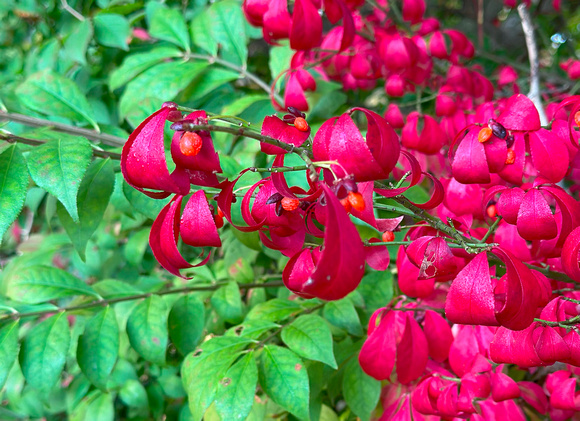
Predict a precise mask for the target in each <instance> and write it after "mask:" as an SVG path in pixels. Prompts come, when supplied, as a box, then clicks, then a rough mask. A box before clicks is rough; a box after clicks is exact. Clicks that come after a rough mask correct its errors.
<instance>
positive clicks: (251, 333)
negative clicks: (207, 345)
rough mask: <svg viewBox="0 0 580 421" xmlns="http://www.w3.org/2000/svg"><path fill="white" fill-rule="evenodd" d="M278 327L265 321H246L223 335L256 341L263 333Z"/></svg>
mask: <svg viewBox="0 0 580 421" xmlns="http://www.w3.org/2000/svg"><path fill="white" fill-rule="evenodd" d="M279 327H280V325H279V324H277V323H273V322H269V321H267V320H260V319H255V320H246V321H245V322H244V323H242V324H240V325H238V326H236V327H232V328H231V329H229V330H228V331H227V332H226V333H225V335H226V336H239V337H241V338H248V339H258V338H259V337H260V336H261V335H262V334H263V333H265V332H267V331H269V330H272V329H277V328H279Z"/></svg>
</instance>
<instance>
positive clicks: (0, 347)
mask: <svg viewBox="0 0 580 421" xmlns="http://www.w3.org/2000/svg"><path fill="white" fill-rule="evenodd" d="M17 356H18V320H14V321H11V322H8V323H6V324H4V325H3V326H2V327H0V390H1V389H2V387H3V386H4V383H5V382H6V379H7V378H8V373H9V372H10V369H11V368H12V365H13V364H14V361H16V357H17Z"/></svg>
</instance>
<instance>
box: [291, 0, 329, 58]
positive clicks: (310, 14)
mask: <svg viewBox="0 0 580 421" xmlns="http://www.w3.org/2000/svg"><path fill="white" fill-rule="evenodd" d="M321 38H322V18H321V17H320V15H319V14H318V10H317V9H316V6H314V4H312V2H311V0H296V1H295V2H294V12H293V14H292V25H291V27H290V48H292V49H293V50H310V49H312V48H314V47H317V46H318V45H319V44H320V40H321Z"/></svg>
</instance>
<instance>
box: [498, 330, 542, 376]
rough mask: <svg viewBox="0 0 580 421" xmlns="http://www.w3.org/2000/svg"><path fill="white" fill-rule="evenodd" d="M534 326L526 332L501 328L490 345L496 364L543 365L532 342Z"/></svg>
mask: <svg viewBox="0 0 580 421" xmlns="http://www.w3.org/2000/svg"><path fill="white" fill-rule="evenodd" d="M533 329H534V325H531V326H529V327H527V328H526V329H524V330H519V331H518V330H509V329H506V328H505V327H500V328H499V329H498V330H497V331H496V333H495V337H494V338H493V341H492V342H491V344H490V348H489V350H490V358H491V360H492V361H493V362H495V363H506V364H517V365H519V366H520V367H537V366H541V365H543V362H542V360H541V359H540V357H538V354H537V353H536V350H535V348H534V343H533V340H532V332H533Z"/></svg>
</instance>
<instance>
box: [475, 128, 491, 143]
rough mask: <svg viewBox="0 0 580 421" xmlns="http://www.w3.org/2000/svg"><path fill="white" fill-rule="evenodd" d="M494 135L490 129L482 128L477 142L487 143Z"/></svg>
mask: <svg viewBox="0 0 580 421" xmlns="http://www.w3.org/2000/svg"><path fill="white" fill-rule="evenodd" d="M492 134H493V131H492V130H491V129H490V128H489V127H482V128H481V130H480V131H479V133H478V134H477V140H479V143H484V142H487V141H488V140H489V138H490V137H491V135H492Z"/></svg>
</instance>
